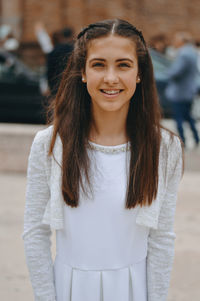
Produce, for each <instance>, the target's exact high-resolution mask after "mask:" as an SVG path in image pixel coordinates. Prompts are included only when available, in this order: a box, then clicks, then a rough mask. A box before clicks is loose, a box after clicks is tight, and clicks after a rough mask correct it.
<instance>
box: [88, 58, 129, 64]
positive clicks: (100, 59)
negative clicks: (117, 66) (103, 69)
mask: <svg viewBox="0 0 200 301" xmlns="http://www.w3.org/2000/svg"><path fill="white" fill-rule="evenodd" d="M93 61H101V62H105V61H106V60H105V59H102V58H94V59H91V60H90V61H89V63H92V62H93ZM122 61H129V62H131V63H133V60H131V59H129V58H122V59H118V60H116V62H122Z"/></svg>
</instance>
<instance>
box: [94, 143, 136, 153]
mask: <svg viewBox="0 0 200 301" xmlns="http://www.w3.org/2000/svg"><path fill="white" fill-rule="evenodd" d="M89 146H90V148H91V149H92V150H96V151H100V152H102V153H105V154H118V153H121V152H127V151H129V150H130V149H131V144H130V142H127V143H124V144H120V145H114V146H105V145H100V144H96V143H94V142H91V141H89Z"/></svg>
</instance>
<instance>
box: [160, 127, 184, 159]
mask: <svg viewBox="0 0 200 301" xmlns="http://www.w3.org/2000/svg"><path fill="white" fill-rule="evenodd" d="M161 148H162V149H163V150H164V151H166V152H172V153H177V152H178V153H182V146H181V140H180V138H179V137H178V136H177V135H175V134H174V133H172V132H170V131H168V130H167V129H162V130H161Z"/></svg>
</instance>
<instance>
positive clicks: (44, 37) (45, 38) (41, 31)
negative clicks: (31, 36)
mask: <svg viewBox="0 0 200 301" xmlns="http://www.w3.org/2000/svg"><path fill="white" fill-rule="evenodd" d="M35 34H36V37H37V40H38V43H39V44H40V47H41V48H42V51H43V52H44V53H50V52H51V51H52V50H53V44H52V42H51V39H50V36H49V35H48V33H47V31H46V30H45V27H44V26H43V24H42V23H40V22H37V23H36V24H35Z"/></svg>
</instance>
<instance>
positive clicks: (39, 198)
mask: <svg viewBox="0 0 200 301" xmlns="http://www.w3.org/2000/svg"><path fill="white" fill-rule="evenodd" d="M44 139H45V138H44V137H41V133H38V134H37V135H36V137H35V139H34V142H33V145H32V147H31V152H30V156H29V164H28V177H27V191H26V208H25V216H24V234H23V239H24V246H25V254H26V261H27V265H28V269H29V273H30V278H31V282H32V286H33V290H34V295H35V300H36V301H55V300H56V298H55V288H54V278H53V263H52V258H51V241H50V235H51V230H50V227H49V226H48V225H44V224H42V217H43V214H44V211H45V208H46V204H47V201H48V199H49V196H50V192H49V187H48V184H47V177H46V174H45V156H47V154H45V151H44V145H43V141H44Z"/></svg>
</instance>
